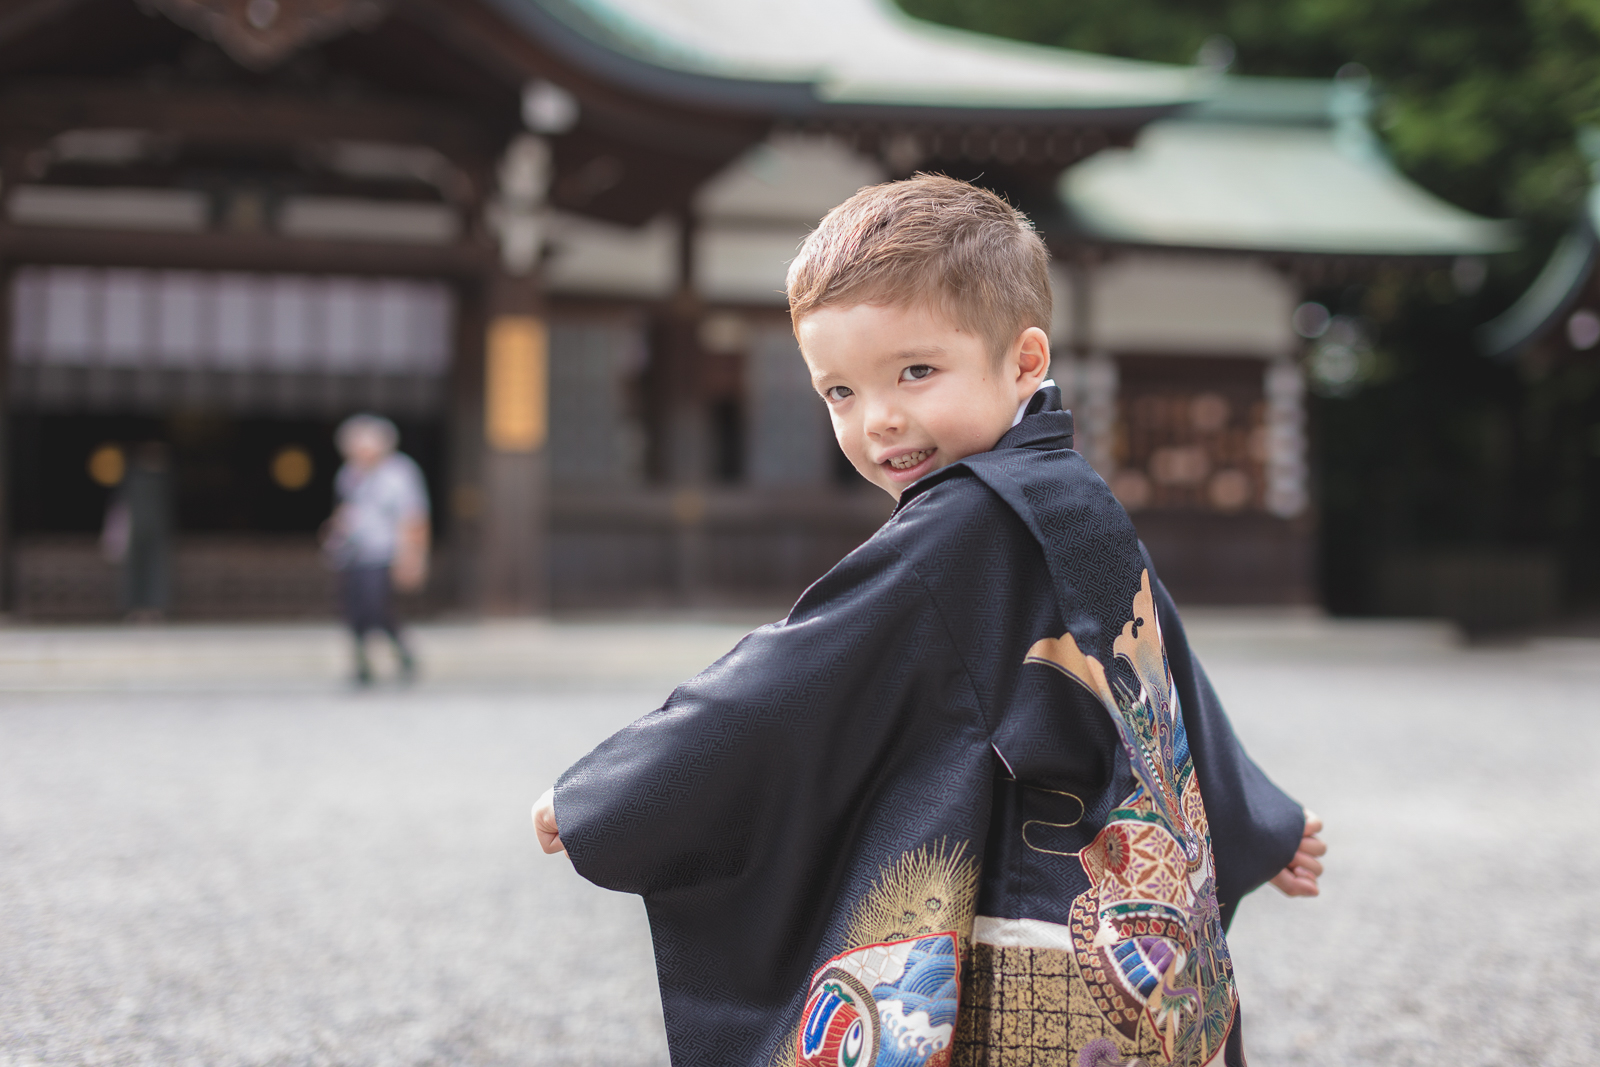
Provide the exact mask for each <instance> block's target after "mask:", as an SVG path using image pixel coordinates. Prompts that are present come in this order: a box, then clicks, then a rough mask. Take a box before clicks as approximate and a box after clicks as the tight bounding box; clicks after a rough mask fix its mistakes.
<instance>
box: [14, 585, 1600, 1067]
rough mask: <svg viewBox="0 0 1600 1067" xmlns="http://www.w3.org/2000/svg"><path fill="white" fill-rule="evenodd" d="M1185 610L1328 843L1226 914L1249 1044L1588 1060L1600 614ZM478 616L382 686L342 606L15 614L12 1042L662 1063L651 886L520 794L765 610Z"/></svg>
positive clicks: (1250, 733)
mask: <svg viewBox="0 0 1600 1067" xmlns="http://www.w3.org/2000/svg"><path fill="white" fill-rule="evenodd" d="M1194 630H1195V636H1196V643H1197V644H1198V645H1199V646H1200V647H1201V648H1202V649H1203V650H1204V651H1205V652H1206V655H1207V660H1208V663H1209V664H1210V666H1211V668H1212V673H1213V675H1214V677H1215V679H1216V681H1217V684H1218V686H1219V688H1220V689H1221V690H1222V692H1223V694H1224V696H1225V698H1226V699H1227V700H1228V702H1229V705H1230V707H1231V709H1232V712H1233V715H1234V719H1235V722H1236V724H1237V726H1238V728H1239V730H1240V733H1241V734H1242V735H1243V736H1244V737H1245V739H1246V742H1247V744H1248V745H1249V747H1250V748H1251V750H1252V752H1253V753H1254V754H1255V755H1256V756H1257V758H1258V759H1259V760H1260V761H1261V762H1262V763H1263V764H1264V765H1266V766H1268V767H1269V768H1270V769H1271V770H1272V772H1273V773H1274V775H1275V776H1276V777H1277V778H1278V780H1279V781H1280V782H1281V783H1282V784H1283V785H1284V786H1285V787H1286V788H1288V789H1290V791H1291V792H1293V793H1295V794H1296V795H1297V796H1299V797H1301V798H1302V799H1303V800H1305V801H1307V802H1308V803H1310V804H1311V805H1312V806H1313V807H1315V808H1317V810H1318V811H1319V812H1321V814H1322V815H1323V816H1324V818H1325V819H1326V820H1327V822H1328V824H1329V831H1328V834H1327V837H1328V839H1329V841H1330V845H1331V848H1332V850H1333V851H1332V855H1331V856H1330V863H1331V869H1330V873H1329V875H1328V877H1327V879H1326V880H1325V893H1324V896H1323V897H1322V898H1321V899H1319V900H1316V901H1289V900H1285V899H1282V898H1280V897H1277V896H1276V895H1275V894H1273V893H1272V891H1271V890H1267V891H1265V892H1263V893H1262V894H1260V895H1259V896H1258V897H1257V898H1254V899H1252V900H1251V901H1250V902H1248V903H1247V904H1246V905H1245V907H1244V908H1243V909H1241V913H1240V917H1239V919H1238V922H1237V923H1236V925H1235V932H1234V937H1233V943H1234V954H1235V957H1236V960H1237V965H1238V970H1239V974H1240V984H1241V990H1242V996H1243V998H1244V1002H1245V1005H1246V1011H1247V1013H1248V1014H1247V1024H1248V1025H1247V1030H1246V1033H1247V1036H1248V1047H1249V1048H1250V1051H1251V1055H1252V1058H1253V1061H1254V1062H1255V1063H1256V1064H1257V1065H1258V1067H1261V1065H1268V1067H1270V1065H1274V1064H1326V1065H1335V1064H1337V1065H1351V1067H1355V1065H1361V1067H1367V1065H1373V1064H1381V1065H1396V1067H1400V1065H1410V1064H1449V1065H1451V1067H1469V1065H1486V1067H1487V1065H1491V1064H1492V1065H1508V1067H1509V1065H1512V1064H1516V1065H1519V1067H1520V1065H1565V1064H1591V1063H1594V1062H1595V1060H1596V1053H1595V1049H1596V1048H1600V996H1597V993H1596V986H1595V984H1594V982H1593V978H1592V976H1593V974H1594V973H1595V972H1596V970H1597V964H1600V928H1597V923H1596V921H1595V919H1594V918H1593V914H1594V912H1593V907H1592V902H1593V901H1594V900H1595V899H1596V893H1595V890H1594V888H1593V887H1594V885H1595V884H1596V879H1597V878H1600V845H1597V844H1596V842H1597V840H1600V815H1597V811H1600V805H1597V804H1596V802H1595V798H1594V796H1593V789H1594V787H1595V785H1596V784H1597V775H1596V773H1595V770H1594V766H1595V764H1594V761H1595V758H1596V757H1595V753H1596V751H1597V750H1600V694H1597V690H1596V683H1597V682H1600V644H1596V643H1584V642H1567V643H1557V642H1547V643H1544V644H1542V645H1536V646H1528V647H1524V648H1519V649H1493V650H1462V649H1458V648H1455V647H1454V646H1453V645H1452V644H1451V643H1450V642H1449V641H1448V640H1447V639H1446V638H1445V637H1444V636H1443V635H1442V634H1441V632H1440V631H1437V630H1434V629H1429V628H1425V627H1420V628H1419V627H1397V626H1388V627H1384V626H1350V625H1345V626H1336V625H1333V624H1328V623H1324V622H1318V621H1316V620H1311V619H1304V618H1301V619H1294V618H1278V619H1274V618H1265V619H1264V618H1259V617H1251V616H1230V615H1220V616H1198V617H1197V618H1196V620H1195V622H1194ZM464 632H465V631H463V630H461V629H459V628H458V629H456V630H447V629H444V628H441V629H440V630H439V631H437V632H428V631H424V632H423V633H422V634H421V638H422V644H423V645H424V647H425V648H429V647H431V648H433V649H434V650H435V651H436V654H437V656H438V657H440V659H441V663H442V667H449V664H448V663H444V662H443V661H444V660H447V659H449V656H451V655H456V659H455V660H454V661H452V662H454V663H455V664H456V666H455V667H454V668H450V669H441V670H440V671H439V672H436V674H435V680H434V681H432V682H429V683H426V684H424V685H423V686H421V687H420V688H418V689H416V690H413V691H409V692H399V691H393V690H385V689H380V690H378V691H375V692H371V693H362V694H356V693H349V692H345V691H342V690H341V689H340V688H339V687H338V686H337V685H336V684H334V682H333V678H335V677H336V674H337V663H338V656H337V646H336V645H332V646H330V644H329V643H330V642H332V641H334V637H333V635H332V633H331V631H327V630H323V629H315V628H313V629H301V630H290V629H283V630H275V631H270V632H267V631H263V630H260V629H257V630H248V631H247V630H243V629H241V630H236V631H228V630H217V631H206V632H205V633H204V634H203V635H201V634H199V633H198V631H184V630H178V629H174V630H169V631H142V632H133V633H129V634H128V635H127V637H126V638H125V639H124V638H121V637H119V636H118V635H117V633H115V632H108V631H98V632H96V633H95V634H94V635H92V637H93V639H92V640H85V641H81V642H75V641H74V640H72V634H71V633H70V632H68V631H52V632H17V631H9V632H0V1064H7V1065H22V1064H36V1063H48V1064H102V1063H104V1064H163V1065H166V1064H205V1065H208V1067H211V1065H215V1067H231V1065H247V1064H248V1065H268V1064H270V1065H299V1064H319V1065H320V1064H330V1065H332V1064H338V1065H342V1067H356V1065H366V1064H385V1065H388V1064H407V1065H411V1064H418V1065H420V1064H441V1065H443V1064H450V1065H460V1067H475V1065H490V1064H495V1065H498V1064H507V1065H510V1064H519V1065H520V1064H532V1065H539V1064H573V1065H578V1064H594V1065H610V1064H617V1065H624V1064H626V1065H639V1067H643V1065H647V1064H664V1063H665V1062H666V1056H665V1049H664V1039H663V1036H662V1033H661V1020H660V1011H659V1005H658V1003H657V1001H656V996H655V992H654V984H653V979H652V974H651V964H650V950H649V943H648V940H647V933H646V929H645V923H644V917H643V910H642V908H641V907H640V905H639V903H638V901H637V900H636V899H634V898H629V897H622V896H617V895H614V894H610V893H606V892H602V891H600V890H597V889H594V888H593V887H591V886H589V885H588V884H587V883H585V882H583V881H582V880H581V879H579V878H578V877H577V876H576V875H574V874H573V872H572V871H571V868H570V867H569V866H568V865H567V864H566V863H565V862H563V861H560V860H548V859H546V858H545V857H543V856H542V855H540V854H538V852H537V849H536V848H535V846H534V843H533V839H532V834H531V832H530V830H529V829H528V826H527V815H526V812H527V807H528V804H529V802H530V801H531V800H532V798H533V797H534V795H535V794H537V793H538V792H539V791H540V790H541V789H543V788H544V786H545V785H546V784H547V783H548V782H549V781H550V780H551V779H552V778H553V776H554V775H555V774H556V773H557V772H559V771H560V769H561V768H562V767H564V766H565V765H566V764H567V763H568V762H570V761H571V760H572V759H573V758H575V757H576V756H578V755H579V754H581V753H582V752H583V751H584V750H585V749H586V748H587V747H588V746H589V745H591V744H592V743H593V742H595V741H596V740H598V739H599V738H601V737H603V736H604V735H605V734H606V733H608V732H609V731H611V730H612V729H614V728H616V727H617V726H620V725H621V724H622V723H624V722H626V721H627V720H628V719H630V718H632V717H633V716H634V715H636V714H638V713H640V712H641V711H643V710H646V709H648V708H649V707H651V706H653V705H654V704H655V703H656V702H658V701H659V699H660V698H661V696H662V695H663V694H664V693H665V691H666V690H667V689H668V688H669V687H670V681H671V679H672V678H673V677H675V676H677V675H679V674H682V673H687V672H689V671H691V670H693V669H694V668H695V667H696V666H698V665H700V663H702V662H703V661H704V660H705V659H707V658H709V656H710V655H711V654H712V653H713V652H714V650H715V649H716V648H717V647H719V646H720V647H726V646H727V645H728V644H731V643H732V641H733V640H734V639H735V638H736V636H737V634H738V633H739V632H740V628H739V627H735V626H727V625H722V626H718V625H713V624H710V623H704V622H699V623H695V624H692V625H690V626H688V627H685V626H682V625H669V624H666V623H659V624H653V625H652V624H645V623H634V624H630V625H628V626H626V627H607V626H604V625H590V626H588V627H559V626H556V627H552V626H544V627H535V628H532V629H528V628H524V629H520V630H519V629H515V628H512V629H500V630H485V631H483V632H482V633H483V635H484V636H482V637H481V639H480V638H475V637H473V636H472V635H471V634H470V633H467V634H466V636H462V635H463V633H464ZM201 636H203V637H204V640H200V639H199V637H201ZM452 642H453V643H452ZM262 643H265V644H271V645H272V647H274V648H275V649H277V652H276V653H275V655H276V656H277V657H278V658H277V659H271V658H269V659H268V660H266V661H259V660H258V659H257V658H252V656H251V651H250V650H251V648H252V647H255V646H256V645H259V644H262ZM619 644H620V645H623V646H628V647H631V648H632V649H633V650H634V654H632V655H631V656H630V660H629V662H630V663H632V664H633V665H634V666H633V667H631V668H629V669H627V670H623V671H620V672H618V671H613V670H604V669H599V668H597V667H592V666H584V667H583V669H581V670H580V669H578V667H575V666H574V665H575V664H576V665H590V664H603V663H604V662H605V661H606V658H607V656H606V655H603V654H602V652H606V651H608V650H614V649H616V648H617V647H618V646H619ZM46 646H48V647H49V648H51V649H54V650H55V651H53V652H51V653H50V654H51V655H52V656H54V657H55V659H54V660H53V661H52V662H53V663H54V666H53V667H52V668H51V669H50V671H49V672H47V674H48V677H46V676H45V675H41V674H40V673H39V671H38V670H37V669H34V668H30V667H29V665H28V664H29V662H30V660H29V657H30V656H31V657H37V656H38V655H40V654H42V653H40V652H39V650H40V649H42V648H45V647H46ZM330 647H331V648H332V651H329V648H330ZM130 648H133V649H135V650H136V653H137V654H130V653H129V649H130ZM485 648H490V649H503V650H505V651H504V654H505V655H508V656H512V657H513V659H514V662H513V663H511V664H510V665H502V668H503V669H500V670H499V671H498V673H496V671H494V670H489V669H487V668H484V669H483V670H482V671H479V667H483V663H484V657H485V656H486V655H488V653H485V652H484V651H483V649H485ZM73 649H78V650H79V651H77V652H73V651H72V650H73ZM85 649H86V650H87V651H83V650H85ZM319 649H320V650H321V651H316V650H319ZM451 649H457V650H471V656H469V655H468V652H467V651H459V654H457V653H452V652H451V651H450V650H451ZM308 650H309V651H308ZM518 650H521V652H519V651H518ZM157 653H161V654H160V655H157ZM497 654H499V653H497ZM8 656H9V659H8ZM74 656H76V658H74ZM186 656H187V657H190V658H192V659H193V661H194V664H193V667H192V669H191V668H188V667H185V666H184V663H185V662H186V661H185V657H186ZM472 656H477V659H472ZM144 657H149V658H150V659H151V661H152V662H153V663H157V662H158V663H159V664H160V666H159V667H158V668H157V667H152V668H151V669H150V670H151V672H152V673H151V676H150V679H147V680H146V683H145V684H140V683H139V670H138V667H137V663H138V661H139V660H140V659H142V658H144ZM219 657H225V660H224V659H219ZM296 657H299V658H298V659H296ZM319 657H320V658H319ZM462 657H466V658H462ZM541 657H542V658H541ZM290 661H295V662H303V663H306V664H313V665H315V664H320V665H321V666H317V667H315V669H312V668H307V669H306V670H303V671H300V672H299V673H292V672H291V673H292V676H291V675H290V674H285V673H283V672H284V671H285V670H286V668H284V667H283V664H286V663H289V662H290ZM220 662H228V663H232V664H235V665H237V666H236V667H235V669H234V670H232V671H231V672H229V671H227V670H224V669H222V668H220V667H219V666H218V664H219V663H220ZM260 662H266V663H267V666H259V665H257V666H252V664H259V663H260ZM7 663H10V664H12V666H13V667H14V668H15V669H11V670H10V673H9V674H8V673H7V671H8V668H7ZM529 663H533V664H535V665H536V666H535V667H529V666H528V664H529ZM130 664H132V665H130ZM272 664H277V666H272ZM463 664H466V666H462V665H463ZM472 664H478V667H473V666H472ZM537 664H544V665H545V666H542V667H540V666H537ZM640 664H643V666H640ZM469 668H471V669H469ZM30 671H31V673H30ZM186 671H187V672H188V675H191V676H192V677H194V678H197V679H200V680H201V681H200V682H199V683H196V684H191V685H183V684H179V683H181V682H182V680H183V678H184V677H185V672H186ZM452 671H453V672H454V673H452ZM475 671H477V672H478V674H477V675H475V674H474V672H475ZM252 672H254V673H252ZM319 672H320V673H319ZM225 676H226V677H229V678H231V680H232V683H233V684H231V685H228V686H222V685H220V684H217V679H219V678H222V677H225ZM475 676H481V677H491V678H494V679H498V680H497V681H496V682H495V684H492V685H484V684H478V685H473V684H470V682H471V679H472V678H473V677H475ZM151 679H153V680H151ZM241 679H243V680H244V682H248V683H249V684H248V685H245V684H243V682H241ZM202 683H203V684H202Z"/></svg>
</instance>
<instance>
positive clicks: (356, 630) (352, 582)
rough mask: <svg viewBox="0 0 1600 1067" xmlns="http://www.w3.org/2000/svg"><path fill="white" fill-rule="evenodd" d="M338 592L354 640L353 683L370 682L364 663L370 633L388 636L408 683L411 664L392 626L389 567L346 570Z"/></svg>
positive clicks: (376, 565) (374, 565) (397, 630)
mask: <svg viewBox="0 0 1600 1067" xmlns="http://www.w3.org/2000/svg"><path fill="white" fill-rule="evenodd" d="M340 591H341V593H342V594H343V601H344V619H345V622H346V623H347V624H349V626H350V632H351V634H352V635H353V636H354V637H355V646H356V681H357V682H360V683H361V684H363V685H365V684H366V683H368V682H370V681H372V665H371V664H370V663H369V662H368V660H367V635H368V634H369V633H371V632H372V631H373V630H378V631H381V632H382V633H385V634H388V635H389V640H390V641H393V642H394V650H395V654H396V655H397V656H398V657H399V658H400V672H401V674H402V676H404V677H405V678H407V679H409V678H410V677H411V674H412V671H413V670H414V669H415V663H414V661H413V660H412V658H411V650H410V649H409V648H407V647H406V643H405V641H404V640H403V639H402V638H401V636H400V627H399V625H398V624H397V623H396V622H395V618H394V587H393V585H392V584H391V582H390V580H389V565H388V564H387V563H372V564H357V565H355V566H353V567H348V568H346V569H345V571H344V572H343V580H342V582H341V589H340Z"/></svg>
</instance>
